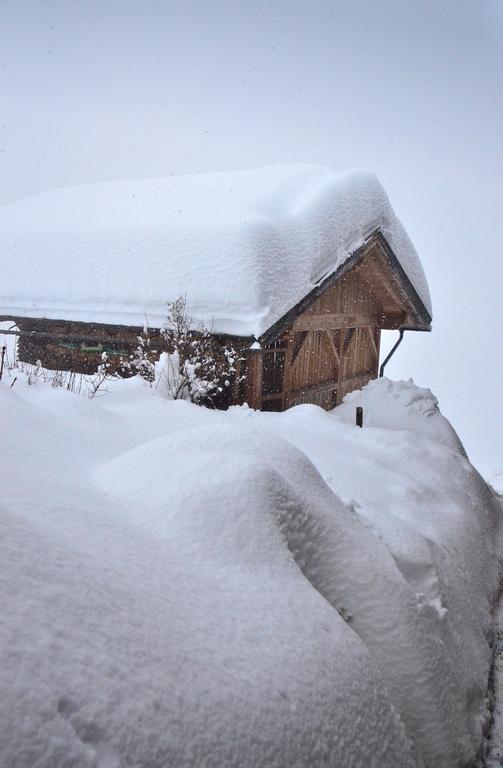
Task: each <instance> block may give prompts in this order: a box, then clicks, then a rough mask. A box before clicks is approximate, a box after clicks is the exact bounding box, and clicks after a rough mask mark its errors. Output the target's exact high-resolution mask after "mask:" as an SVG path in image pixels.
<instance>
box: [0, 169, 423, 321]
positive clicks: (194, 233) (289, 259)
mask: <svg viewBox="0 0 503 768" xmlns="http://www.w3.org/2000/svg"><path fill="white" fill-rule="evenodd" d="M378 227H380V228H381V229H382V232H383V234H384V235H385V237H386V239H387V240H388V242H389V244H390V245H391V247H392V248H393V250H394V252H395V254H396V256H397V258H398V259H399V261H400V262H401V264H402V266H403V268H404V270H405V272H406V273H407V275H408V277H409V279H410V280H411V282H412V283H413V285H414V286H415V288H416V290H417V292H418V294H419V296H420V297H421V299H422V301H423V303H424V305H425V306H426V308H427V310H428V312H429V313H430V314H431V302H430V298H429V293H428V286H427V283H426V279H425V276H424V272H423V270H422V267H421V264H420V262H419V258H418V256H417V253H416V251H415V250H414V247H413V245H412V243H411V242H410V240H409V238H408V236H407V234H406V232H405V230H404V228H403V226H402V225H401V223H400V222H399V221H398V219H397V218H396V216H395V214H394V213H393V210H392V208H391V206H390V204H389V201H388V199H387V197H386V194H385V192H384V190H383V188H382V187H381V185H380V183H379V181H378V180H377V179H376V178H375V176H373V175H371V174H368V173H364V172H357V171H351V172H347V173H344V174H340V175H337V174H335V173H334V172H333V171H330V170H329V169H326V168H323V167H319V166H310V165H274V166H270V167H267V168H262V169H259V170H251V171H241V172H229V173H221V174H203V175H198V176H178V177H170V178H159V179H146V180H141V181H121V182H112V183H102V184H89V185H84V186H79V187H72V188H68V189H56V190H53V191H51V192H46V193H43V194H39V195H35V196H33V197H31V198H28V199H26V200H22V201H20V202H17V203H13V204H10V205H7V206H4V207H2V208H0V258H1V261H2V274H1V278H2V279H1V281H0V315H1V314H13V315H19V316H23V315H24V316H32V317H49V318H59V319H69V320H81V321H86V320H88V321H97V322H105V323H118V324H125V325H141V326H143V324H144V322H145V313H146V314H147V316H148V319H149V322H150V324H151V325H152V326H159V325H162V323H163V322H164V321H165V319H166V302H167V301H172V300H174V299H176V298H177V297H178V296H180V295H186V296H187V308H188V311H189V314H190V315H191V316H192V317H194V318H195V319H204V320H205V321H206V323H207V324H208V325H210V326H211V327H212V328H213V330H214V331H215V332H222V333H230V334H235V335H256V336H259V335H260V334H261V333H262V332H263V331H265V330H266V329H267V328H269V327H270V326H271V325H272V324H273V323H274V322H275V321H276V320H278V319H279V318H280V317H282V316H283V315H284V313H285V312H286V311H287V310H289V309H290V308H291V307H292V306H293V305H294V304H296V303H297V302H298V301H299V300H300V299H301V298H303V297H304V296H305V295H306V294H307V293H309V291H310V290H311V289H312V288H313V287H314V285H315V284H316V283H317V282H318V281H319V280H320V279H321V278H322V277H323V276H324V275H326V274H328V273H330V272H332V271H335V270H336V269H337V268H338V267H339V266H340V265H341V264H342V263H343V262H344V261H345V260H346V259H347V258H348V256H349V255H350V254H351V253H352V252H354V250H355V249H356V248H358V247H359V246H360V245H361V244H362V243H363V242H364V240H365V238H366V237H368V236H369V235H370V234H371V233H372V232H373V231H374V230H375V229H376V228H378Z"/></svg>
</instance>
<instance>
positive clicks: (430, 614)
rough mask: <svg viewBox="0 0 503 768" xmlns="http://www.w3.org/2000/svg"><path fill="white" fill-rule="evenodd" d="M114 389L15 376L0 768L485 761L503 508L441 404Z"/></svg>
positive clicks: (396, 389) (8, 410) (384, 388)
mask: <svg viewBox="0 0 503 768" xmlns="http://www.w3.org/2000/svg"><path fill="white" fill-rule="evenodd" d="M112 388H113V389H114V390H115V391H114V392H112V393H110V394H108V395H107V396H105V397H103V398H101V399H95V400H93V401H87V400H84V399H81V398H77V397H75V396H74V395H71V394H70V393H67V392H63V391H61V390H53V389H50V388H49V387H45V386H40V385H39V384H37V385H36V386H31V387H28V386H27V385H26V384H24V383H23V381H22V380H21V379H20V380H19V381H18V382H17V383H16V386H15V387H14V388H13V389H12V390H11V389H9V388H8V387H7V386H0V407H1V408H2V414H4V416H3V419H2V430H1V433H0V440H1V441H2V444H3V445H2V448H3V452H2V455H3V456H4V457H5V460H4V467H3V473H4V474H3V476H2V489H3V492H2V510H1V513H0V520H1V525H2V535H1V536H0V549H1V555H0V573H1V577H0V585H1V587H0V588H1V589H2V598H1V599H2V611H3V622H2V623H1V625H0V646H1V648H2V658H3V659H5V662H6V663H3V664H2V665H1V667H0V687H1V690H2V693H3V696H2V699H1V701H0V708H1V716H0V763H1V764H2V765H5V766H7V767H10V766H13V765H16V767H17V768H25V767H26V768H28V766H33V765H35V764H36V765H37V766H40V768H45V767H46V766H47V768H49V766H50V768H59V767H60V766H61V767H62V766H65V765H72V766H76V767H77V768H80V766H86V767H87V766H101V767H102V768H104V767H105V766H106V767H107V768H111V767H112V768H113V767H114V766H125V765H135V766H138V767H139V768H141V766H144V767H145V768H147V766H148V768H156V766H159V768H161V766H162V767H163V768H164V766H167V765H173V766H177V768H179V767H180V768H184V767H185V766H186V767H187V768H189V767H190V768H195V767H196V766H199V765H203V764H204V765H205V766H209V767H210V768H211V766H215V768H217V767H218V768H225V766H233V767H236V768H237V766H239V768H242V767H244V768H247V767H249V768H252V766H253V768H256V766H264V767H265V766H267V767H268V768H287V767H288V768H290V767H291V766H299V767H300V766H318V765H326V766H333V767H334V768H335V767H336V766H337V767H338V766H344V767H345V768H356V767H357V766H358V767H360V766H364V765H365V766H366V768H367V767H371V768H372V767H375V768H383V766H386V768H393V767H394V766H396V767H397V768H408V767H409V766H410V767H411V768H412V766H429V767H430V768H444V766H445V768H447V767H451V766H458V765H464V764H467V763H469V761H471V760H473V759H474V757H475V755H476V754H477V753H478V751H479V748H480V744H481V739H482V729H483V726H484V723H485V721H486V718H487V712H486V705H485V693H486V683H487V675H488V669H489V662H490V650H489V641H490V639H491V608H492V604H493V600H494V597H495V593H496V590H497V585H498V566H497V559H496V552H495V548H496V545H497V539H498V536H499V518H498V514H499V512H498V506H497V504H498V502H497V500H496V497H495V495H494V494H492V493H491V491H490V489H489V488H488V487H487V486H486V485H485V483H484V482H483V481H482V479H481V478H480V476H479V475H478V474H477V473H476V471H475V470H474V469H473V468H472V467H471V465H470V464H469V462H468V460H467V459H466V457H465V455H464V452H463V451H462V448H461V447H460V445H459V441H458V440H457V438H456V436H455V434H454V432H453V431H452V429H451V428H450V426H449V425H448V423H447V422H446V421H445V419H443V417H442V416H441V415H440V413H439V412H438V409H437V407H436V403H435V401H434V398H433V397H432V396H431V394H430V393H429V392H428V391H426V390H419V389H417V388H416V387H414V386H413V385H412V384H410V383H409V384H407V383H404V382H399V383H394V384H393V383H391V382H389V381H387V380H381V381H378V382H373V383H372V384H370V385H369V386H368V387H366V388H365V390H363V392H361V393H359V394H357V395H354V396H352V398H350V399H349V400H348V399H347V400H346V402H345V403H344V404H343V405H342V406H340V407H339V408H337V409H336V410H335V411H334V412H332V413H325V412H324V411H322V410H320V409H319V408H317V407H315V406H299V407H297V408H294V409H292V410H290V411H288V412H286V413H284V414H274V413H257V412H254V411H250V410H249V409H247V408H237V407H236V408H231V409H230V410H229V411H228V412H226V413H222V412H216V411H208V410H206V409H203V408H197V407H196V406H191V405H189V404H187V403H184V402H167V401H164V400H162V399H161V398H159V397H156V396H153V395H152V392H153V390H151V389H148V388H145V387H143V386H142V385H141V383H140V382H139V381H138V380H128V381H122V382H117V383H116V384H114V385H113V386H112ZM355 404H361V405H363V407H364V417H365V420H366V426H365V428H364V429H363V430H360V429H358V428H356V427H354V426H353V416H354V406H355ZM28 471H29V473H30V482H29V483H26V476H27V473H28Z"/></svg>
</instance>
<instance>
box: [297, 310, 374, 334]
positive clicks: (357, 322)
mask: <svg viewBox="0 0 503 768" xmlns="http://www.w3.org/2000/svg"><path fill="white" fill-rule="evenodd" d="M374 323H375V318H373V317H367V316H366V315H365V316H363V315H334V314H328V313H327V314H325V315H301V316H300V317H298V318H297V320H295V322H294V324H293V330H294V331H295V332H296V333H297V332H300V331H327V330H335V329H337V328H355V327H356V326H362V325H374Z"/></svg>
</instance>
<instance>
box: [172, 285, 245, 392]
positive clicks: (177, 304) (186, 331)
mask: <svg viewBox="0 0 503 768" xmlns="http://www.w3.org/2000/svg"><path fill="white" fill-rule="evenodd" d="M161 335H162V336H163V338H164V339H165V341H166V343H167V346H168V349H169V352H168V353H167V354H165V355H163V357H162V364H161V366H160V376H161V378H162V383H161V389H162V390H164V393H165V395H166V396H167V397H169V398H171V399H173V400H190V401H191V402H193V403H201V404H205V405H214V404H215V403H216V402H217V401H221V400H222V399H224V398H225V391H226V390H227V389H230V387H231V386H232V384H233V383H234V381H235V376H236V367H235V364H236V362H237V360H238V353H237V352H236V350H235V349H234V347H232V346H229V345H226V344H220V343H219V342H218V341H217V340H216V339H215V337H214V336H213V335H212V334H211V332H210V330H209V329H208V328H207V326H206V325H205V323H204V322H203V321H202V320H201V321H200V322H199V323H198V325H197V327H196V329H195V330H194V323H193V321H192V318H190V317H188V315H187V311H186V299H185V297H184V296H180V297H179V298H178V299H176V300H175V301H172V302H169V303H168V308H167V317H166V323H165V325H164V327H163V328H162V329H161Z"/></svg>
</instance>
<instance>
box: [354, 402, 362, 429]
mask: <svg viewBox="0 0 503 768" xmlns="http://www.w3.org/2000/svg"><path fill="white" fill-rule="evenodd" d="M356 426H357V427H363V408H362V407H361V405H358V406H357V407H356Z"/></svg>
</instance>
